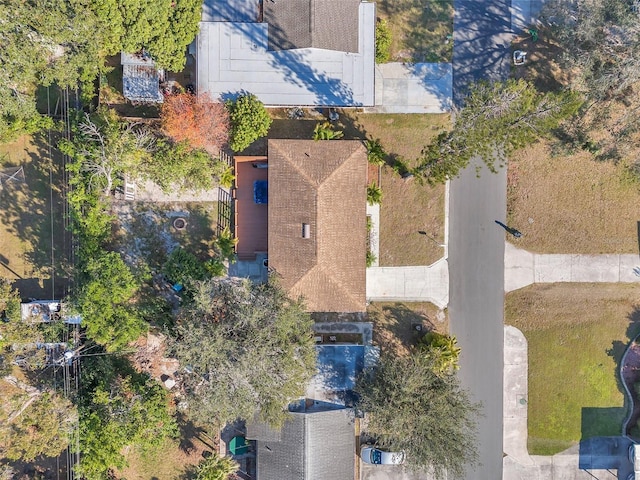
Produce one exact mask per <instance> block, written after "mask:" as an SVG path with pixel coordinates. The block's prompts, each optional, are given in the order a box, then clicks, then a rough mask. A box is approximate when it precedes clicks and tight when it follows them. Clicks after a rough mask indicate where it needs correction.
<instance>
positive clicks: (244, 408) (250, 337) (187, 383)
mask: <svg viewBox="0 0 640 480" xmlns="http://www.w3.org/2000/svg"><path fill="white" fill-rule="evenodd" d="M312 323H313V322H312V320H311V318H310V316H309V314H307V313H305V311H304V307H303V305H302V303H301V302H300V301H295V300H292V299H290V298H288V297H287V295H286V294H285V293H284V291H283V290H282V289H281V288H280V287H279V286H278V285H277V284H275V283H273V282H270V283H268V284H265V285H256V284H253V283H251V282H249V281H233V280H229V279H212V280H207V281H205V282H200V283H198V284H196V285H195V286H194V293H193V299H192V301H191V303H189V304H187V305H186V306H185V307H184V308H183V310H182V312H181V313H180V315H179V318H178V321H177V325H176V328H175V332H174V336H173V337H172V338H170V339H169V351H170V353H171V355H173V356H174V357H175V358H177V359H178V360H179V362H180V365H181V366H182V370H181V373H180V375H179V376H180V380H181V382H182V385H183V388H184V395H185V396H186V400H187V402H188V412H189V415H190V416H191V418H193V419H194V420H195V421H197V422H199V423H202V424H204V425H211V426H212V427H216V428H219V427H220V426H221V425H224V424H225V423H228V422H231V421H234V420H235V419H237V418H243V419H253V418H254V416H255V415H257V416H258V417H259V418H260V419H261V420H262V421H264V422H267V423H269V424H271V425H273V426H280V425H281V424H282V422H284V419H285V416H286V408H287V405H288V404H289V402H291V401H292V400H294V399H296V398H299V397H300V396H301V395H303V393H304V390H305V388H306V385H307V383H308V381H309V380H310V379H311V377H312V375H313V374H314V373H315V369H316V364H315V361H316V358H315V347H314V343H313V337H312V331H311V325H312Z"/></svg>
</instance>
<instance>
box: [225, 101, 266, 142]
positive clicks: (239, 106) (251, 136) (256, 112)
mask: <svg viewBox="0 0 640 480" xmlns="http://www.w3.org/2000/svg"><path fill="white" fill-rule="evenodd" d="M226 106H227V109H228V110H229V119H230V121H231V133H230V135H229V137H230V141H229V146H230V147H231V150H233V151H234V152H241V151H242V150H244V149H245V148H247V147H248V146H249V145H251V144H252V143H253V142H254V141H256V140H257V139H259V138H261V137H264V136H265V135H267V133H269V127H270V126H271V122H272V120H271V117H270V116H269V112H267V109H266V108H265V107H264V104H263V103H262V102H261V101H260V100H258V97H256V96H255V95H253V94H251V93H246V92H243V93H241V94H240V95H239V96H238V98H236V99H235V100H228V101H227V102H226Z"/></svg>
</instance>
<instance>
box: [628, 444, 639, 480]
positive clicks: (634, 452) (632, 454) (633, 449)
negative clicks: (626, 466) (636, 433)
mask: <svg viewBox="0 0 640 480" xmlns="http://www.w3.org/2000/svg"><path fill="white" fill-rule="evenodd" d="M629 461H630V462H631V465H633V472H634V473H635V477H636V478H640V444H637V443H632V444H631V445H629Z"/></svg>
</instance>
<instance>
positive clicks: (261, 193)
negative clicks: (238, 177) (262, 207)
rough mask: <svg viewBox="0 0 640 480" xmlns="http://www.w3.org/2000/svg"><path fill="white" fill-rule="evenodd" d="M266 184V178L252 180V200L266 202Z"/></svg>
mask: <svg viewBox="0 0 640 480" xmlns="http://www.w3.org/2000/svg"><path fill="white" fill-rule="evenodd" d="M268 191H269V188H268V184H267V181H266V180H256V181H255V182H253V201H254V202H256V203H258V204H261V203H268V202H267V200H268V197H269V195H268Z"/></svg>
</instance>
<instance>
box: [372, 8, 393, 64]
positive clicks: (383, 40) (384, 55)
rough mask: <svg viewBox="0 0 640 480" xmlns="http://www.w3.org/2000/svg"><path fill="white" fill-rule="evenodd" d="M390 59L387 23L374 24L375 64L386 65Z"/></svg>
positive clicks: (389, 32)
mask: <svg viewBox="0 0 640 480" xmlns="http://www.w3.org/2000/svg"><path fill="white" fill-rule="evenodd" d="M390 58H391V30H390V29H389V25H388V24H387V21H386V20H385V19H383V18H379V19H378V21H377V22H376V63H387V62H388V61H389V59H390Z"/></svg>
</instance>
